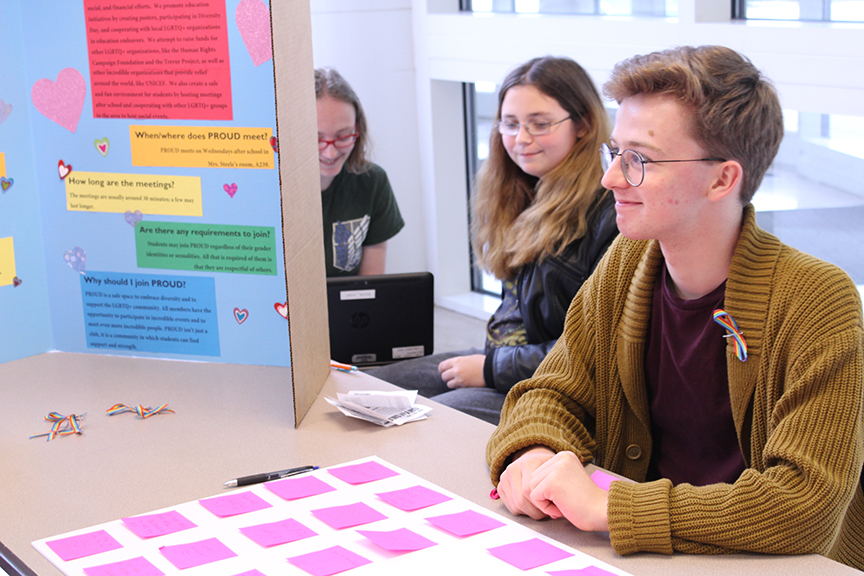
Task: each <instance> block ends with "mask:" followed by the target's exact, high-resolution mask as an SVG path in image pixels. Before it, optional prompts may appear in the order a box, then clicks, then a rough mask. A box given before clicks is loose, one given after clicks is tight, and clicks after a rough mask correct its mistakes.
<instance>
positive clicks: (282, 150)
mask: <svg viewBox="0 0 864 576" xmlns="http://www.w3.org/2000/svg"><path fill="white" fill-rule="evenodd" d="M270 19H271V20H270V24H271V31H272V32H271V37H272V42H273V72H274V78H275V84H276V86H275V88H276V125H277V127H278V128H279V129H278V130H277V138H278V149H279V152H278V154H279V183H280V189H281V194H282V238H283V243H284V257H285V283H286V296H287V302H288V330H289V332H288V334H289V341H290V347H291V377H292V388H293V398H294V426H295V427H297V426H299V425H300V422H301V421H302V420H303V417H304V416H305V415H306V413H307V412H308V411H309V408H310V407H311V406H312V403H313V402H314V401H315V399H316V398H317V397H318V394H319V393H320V391H321V388H323V386H324V382H325V380H326V379H327V376H328V374H329V372H330V333H329V328H328V323H327V297H326V276H325V272H324V265H323V262H324V241H323V238H322V237H321V222H322V220H321V191H320V188H321V184H320V174H319V168H318V155H317V148H316V147H315V145H314V141H315V139H316V138H317V131H318V128H317V120H316V110H315V89H314V86H315V82H314V65H313V60H312V18H311V13H310V7H309V2H308V0H290V1H286V2H272V3H271V6H270ZM280 104H281V105H280Z"/></svg>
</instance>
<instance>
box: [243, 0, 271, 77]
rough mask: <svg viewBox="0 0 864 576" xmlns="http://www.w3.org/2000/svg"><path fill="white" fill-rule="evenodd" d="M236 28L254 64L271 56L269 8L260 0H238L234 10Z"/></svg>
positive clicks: (256, 64)
mask: <svg viewBox="0 0 864 576" xmlns="http://www.w3.org/2000/svg"><path fill="white" fill-rule="evenodd" d="M234 18H235V19H236V20H237V29H238V30H240V36H241V37H242V38H243V42H244V43H245V44H246V50H248V51H249V55H250V56H251V57H252V63H253V64H255V66H258V65H260V64H263V63H264V62H266V61H267V60H270V59H271V58H273V46H272V44H271V42H270V9H269V8H268V7H267V5H266V4H265V3H264V2H263V1H262V0H240V3H239V4H237V10H236V11H235V12H234Z"/></svg>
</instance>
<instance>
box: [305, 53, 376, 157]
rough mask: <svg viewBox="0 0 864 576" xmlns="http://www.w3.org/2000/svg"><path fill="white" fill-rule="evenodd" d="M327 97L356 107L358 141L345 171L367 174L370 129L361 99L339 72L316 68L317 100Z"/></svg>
mask: <svg viewBox="0 0 864 576" xmlns="http://www.w3.org/2000/svg"><path fill="white" fill-rule="evenodd" d="M325 96H329V97H330V98H333V99H334V100H339V101H340V102H345V103H346V104H350V105H351V106H353V107H354V115H355V118H356V122H355V125H356V131H357V141H356V142H354V149H353V150H351V154H349V155H348V159H347V160H346V161H345V169H346V170H348V171H349V172H351V173H353V174H362V173H363V172H366V171H367V170H368V169H369V167H370V163H369V160H368V159H367V155H368V154H369V147H370V142H369V129H368V127H367V125H366V114H365V113H364V112H363V106H361V105H360V98H358V97H357V94H356V93H355V92H354V89H353V88H351V85H350V84H348V82H347V81H346V80H345V78H343V77H342V75H341V74H339V72H337V71H336V70H334V69H333V68H316V69H315V99H316V100H318V99H320V98H324V97H325Z"/></svg>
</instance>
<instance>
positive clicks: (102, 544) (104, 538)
mask: <svg viewBox="0 0 864 576" xmlns="http://www.w3.org/2000/svg"><path fill="white" fill-rule="evenodd" d="M46 544H48V547H49V548H51V550H53V551H54V552H55V553H56V554H57V555H58V556H60V559H61V560H63V561H64V562H69V561H70V560H75V559H77V558H84V557H85V556H92V555H93V554H100V553H102V552H107V551H109V550H117V549H118V548H122V547H123V545H122V544H120V543H119V542H117V540H115V539H114V538H112V537H111V535H110V534H108V532H106V531H105V530H97V531H96V532H88V533H87V534H79V535H78V536H70V537H68V538H61V539H60V540H51V541H50V542H46Z"/></svg>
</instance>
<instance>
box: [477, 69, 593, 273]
mask: <svg viewBox="0 0 864 576" xmlns="http://www.w3.org/2000/svg"><path fill="white" fill-rule="evenodd" d="M520 85H532V86H534V87H535V88H537V89H538V90H540V91H541V92H542V93H544V94H546V95H547V96H550V97H552V98H554V99H555V100H556V101H557V102H558V104H560V105H561V107H562V108H564V109H565V110H566V111H567V113H568V114H569V115H570V116H571V118H572V119H573V122H574V125H575V126H584V129H585V130H587V131H586V133H585V134H584V135H583V136H582V137H581V138H579V139H578V140H577V141H576V143H575V144H574V145H573V148H572V149H571V150H570V153H569V154H568V155H567V156H566V157H565V159H564V160H563V161H561V163H560V164H559V165H558V166H556V167H555V168H553V169H552V170H551V171H550V172H549V173H548V174H546V175H544V176H543V177H542V178H540V179H538V178H536V177H534V176H531V175H529V174H526V173H525V172H523V171H522V169H521V168H519V167H518V166H517V165H516V164H515V163H514V162H513V160H512V159H511V158H510V156H509V155H508V154H507V150H506V149H505V148H504V143H503V141H502V138H501V134H499V133H498V131H497V130H493V131H492V134H491V136H490V137H489V157H488V158H487V159H486V161H485V162H484V163H483V167H482V168H481V169H480V172H479V174H478V175H477V180H476V183H475V193H474V199H473V203H472V215H473V217H472V223H471V228H472V244H473V248H474V254H475V258H476V261H477V263H478V265H480V266H481V267H482V268H484V269H485V270H487V271H488V272H491V273H492V274H494V275H495V276H496V277H498V278H501V279H506V278H512V277H513V276H515V274H516V272H517V271H518V269H519V268H521V267H522V266H524V265H525V264H527V263H529V262H534V261H537V260H542V259H544V258H547V257H549V256H554V255H558V254H560V253H561V252H562V251H563V250H564V248H566V247H567V245H568V244H570V243H571V242H573V241H574V240H576V239H578V238H581V237H582V236H584V235H585V233H586V232H587V230H588V213H589V210H590V209H591V207H592V206H593V205H594V202H595V200H596V199H597V196H598V193H601V192H602V191H601V189H600V179H601V178H602V177H603V169H602V168H601V166H600V156H599V152H598V150H599V148H600V145H601V144H602V143H603V142H606V141H607V140H608V139H609V120H608V117H607V115H606V110H605V109H604V108H603V103H602V101H601V100H600V94H599V93H598V92H597V88H596V87H595V86H594V83H593V82H592V81H591V78H590V76H588V73H587V72H585V70H584V69H583V68H582V67H581V66H580V65H579V64H577V63H576V62H574V61H573V60H571V59H569V58H558V57H551V56H546V57H543V58H534V59H533V60H529V61H528V62H526V63H525V64H522V65H521V66H519V67H518V68H516V69H515V70H513V71H512V72H511V73H510V74H509V75H508V76H507V78H505V80H504V83H503V84H502V85H501V90H500V91H499V93H498V112H497V114H496V117H495V119H496V122H497V121H500V119H501V105H502V104H503V102H504V96H505V95H506V94H507V90H509V89H510V88H512V87H513V86H520Z"/></svg>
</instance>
